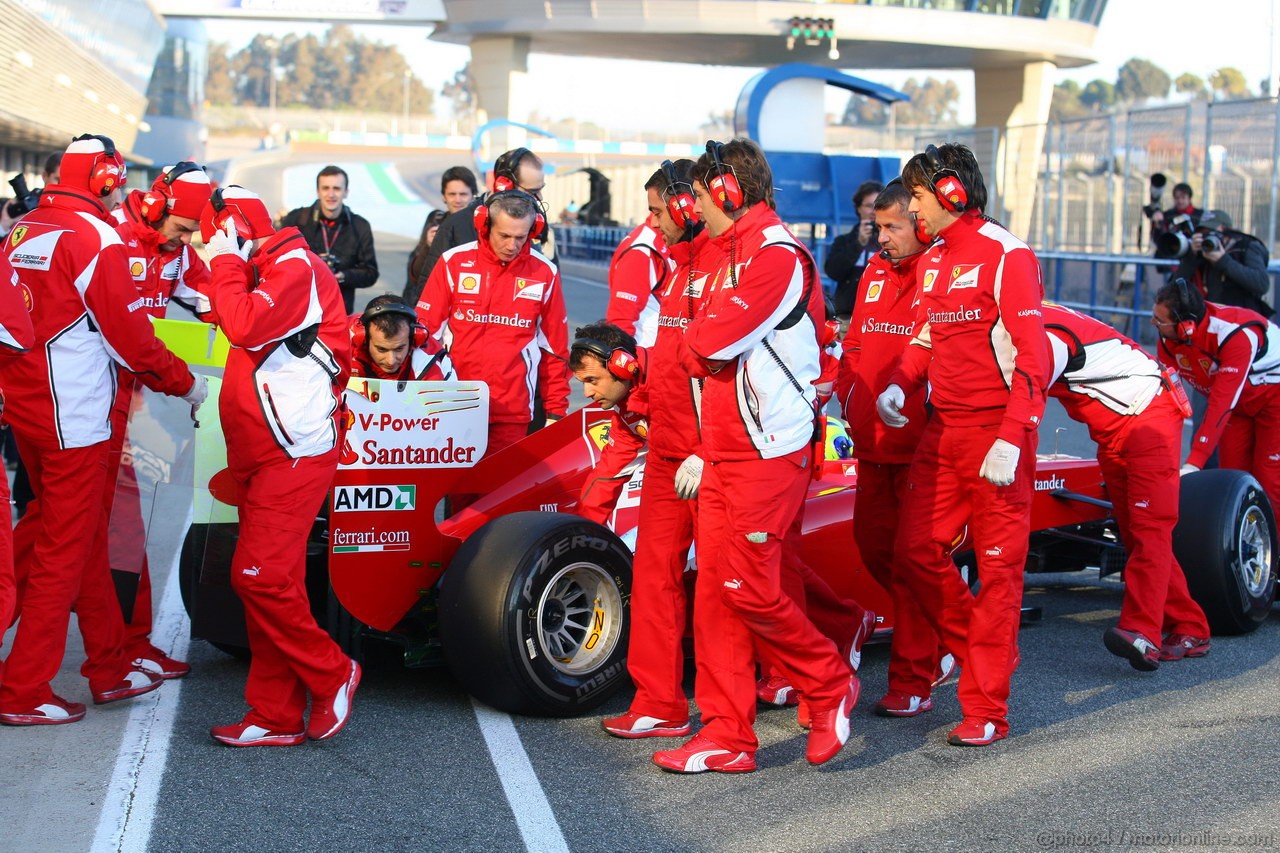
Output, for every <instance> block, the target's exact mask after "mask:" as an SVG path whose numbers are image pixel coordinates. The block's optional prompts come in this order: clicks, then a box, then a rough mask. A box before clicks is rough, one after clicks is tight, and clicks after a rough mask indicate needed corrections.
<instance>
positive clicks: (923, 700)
mask: <svg viewBox="0 0 1280 853" xmlns="http://www.w3.org/2000/svg"><path fill="white" fill-rule="evenodd" d="M932 709H933V699H931V698H930V697H928V696H912V695H911V694H910V693H899V692H898V691H897V690H890V691H889V692H888V693H886V694H884V698H883V699H881V700H880V701H879V702H877V703H876V707H875V712H876V714H877V715H878V716H881V717H914V716H917V715H919V714H923V713H924V712H925V711H930V710H932Z"/></svg>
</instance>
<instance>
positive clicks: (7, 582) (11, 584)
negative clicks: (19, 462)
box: [0, 476, 18, 675]
mask: <svg viewBox="0 0 1280 853" xmlns="http://www.w3.org/2000/svg"><path fill="white" fill-rule="evenodd" d="M17 606H18V582H17V580H16V579H15V578H14V575H13V510H12V509H11V508H10V506H9V478H8V477H4V476H0V628H2V629H4V630H6V631H7V630H9V626H10V625H12V624H13V617H14V613H15V611H16V609H17ZM0 675H3V669H0Z"/></svg>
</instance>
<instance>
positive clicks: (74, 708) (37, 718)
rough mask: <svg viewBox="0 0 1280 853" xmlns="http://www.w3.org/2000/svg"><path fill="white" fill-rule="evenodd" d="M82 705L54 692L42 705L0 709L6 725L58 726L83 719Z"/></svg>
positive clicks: (0, 714) (1, 718)
mask: <svg viewBox="0 0 1280 853" xmlns="http://www.w3.org/2000/svg"><path fill="white" fill-rule="evenodd" d="M84 710H85V709H84V705H82V704H80V703H79V702H68V701H67V700H66V699H63V698H62V697H61V696H59V695H57V694H56V693H55V694H54V695H53V696H52V697H51V698H50V699H49V701H48V702H45V703H44V704H42V705H37V706H36V707H34V708H31V709H30V710H25V711H0V723H4V724H5V725H6V726H60V725H62V724H64V723H74V722H76V721H77V720H83V719H84Z"/></svg>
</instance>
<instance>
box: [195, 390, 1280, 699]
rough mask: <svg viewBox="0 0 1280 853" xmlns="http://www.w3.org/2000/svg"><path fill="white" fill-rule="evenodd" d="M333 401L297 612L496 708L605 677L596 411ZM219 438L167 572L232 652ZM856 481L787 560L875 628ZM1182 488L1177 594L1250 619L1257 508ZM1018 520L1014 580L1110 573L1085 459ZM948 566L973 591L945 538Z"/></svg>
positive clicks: (1261, 603)
mask: <svg viewBox="0 0 1280 853" xmlns="http://www.w3.org/2000/svg"><path fill="white" fill-rule="evenodd" d="M213 397H214V395H212V394H211V395H210V398H211V400H212V399H213ZM348 404H349V406H350V408H351V415H350V416H349V418H348V426H349V429H348V433H347V437H346V445H345V448H344V454H343V462H342V466H341V467H340V468H339V471H338V475H337V479H336V481H335V484H334V488H333V491H332V494H331V500H330V502H329V506H328V507H327V509H326V512H325V513H324V514H323V515H322V516H321V517H320V518H318V519H317V521H316V525H315V529H314V534H313V536H312V538H311V542H310V550H309V557H308V571H309V591H310V593H311V597H312V603H313V609H314V611H315V612H316V614H317V617H318V619H319V620H320V621H321V624H322V625H325V626H326V627H327V628H328V630H329V631H331V632H332V633H333V635H334V636H335V637H336V638H337V639H338V641H339V642H340V643H341V644H342V645H343V647H344V648H345V649H346V650H348V652H349V653H351V654H354V655H357V656H359V655H361V654H365V653H368V652H370V651H371V650H372V647H371V643H373V642H375V641H390V642H393V643H395V644H397V647H398V649H399V650H400V651H401V652H402V653H403V657H404V661H405V663H406V664H408V665H427V664H433V663H439V662H441V661H443V662H444V663H445V664H447V665H448V666H449V668H450V669H451V670H452V672H453V673H454V675H455V676H456V677H457V678H458V680H459V681H460V682H461V683H462V684H463V685H464V686H465V687H466V688H467V689H468V690H469V691H470V692H471V693H472V694H473V695H475V696H476V697H477V698H479V699H481V700H482V701H484V702H486V703H488V704H490V705H492V706H494V707H497V708H500V709H502V710H506V711H511V712H518V713H527V714H540V715H558V716H568V715H573V714H577V713H581V712H586V711H589V710H591V709H592V708H594V707H596V706H597V705H599V704H600V703H601V702H602V701H604V700H605V699H606V698H607V697H609V696H610V695H612V694H613V693H614V692H615V691H617V690H618V689H619V688H621V687H623V686H624V684H625V682H626V680H627V678H626V653H627V635H628V622H629V599H630V589H631V548H630V547H629V543H633V542H634V535H635V530H634V527H635V518H636V511H635V510H636V507H637V505H638V496H639V487H640V483H641V480H642V478H643V456H642V457H641V458H640V459H638V460H637V462H636V464H635V466H634V471H633V472H632V475H631V479H630V480H629V482H628V484H627V486H626V488H625V489H624V490H623V494H622V497H621V499H620V500H619V506H618V509H617V511H616V512H615V513H614V516H613V518H612V520H611V525H612V528H613V529H608V528H606V527H603V526H600V525H597V524H594V523H592V522H588V521H586V520H584V519H582V518H579V517H577V516H575V515H574V514H573V510H574V505H575V502H576V499H577V495H578V491H579V487H580V485H581V483H582V481H583V478H584V477H585V475H586V473H587V472H588V471H589V470H590V468H591V466H592V465H593V464H594V462H595V461H596V459H598V458H599V453H600V448H601V447H602V446H603V442H604V438H605V434H606V430H607V428H608V426H607V424H608V415H607V414H606V413H604V412H601V411H599V410H596V409H591V408H588V409H583V410H580V411H578V412H575V413H573V414H571V415H570V416H569V417H566V418H565V419H564V420H562V421H560V422H558V423H556V424H554V425H552V426H550V427H548V428H546V429H542V430H539V431H538V432H536V433H534V434H533V435H530V436H529V437H528V438H526V439H524V440H522V441H521V442H519V443H517V444H516V445H514V446H512V447H510V448H508V449H506V450H503V451H502V452H500V453H497V454H494V455H493V456H490V457H488V458H484V459H481V457H483V454H484V446H483V442H484V435H485V423H486V416H487V408H486V406H487V391H486V389H484V387H483V385H477V384H476V383H471V384H467V383H457V382H454V383H426V382H423V383H400V384H398V385H397V384H396V383H386V382H383V383H378V382H376V381H371V382H366V381H365V380H353V383H352V388H351V389H350V390H349V391H348ZM206 408H207V407H206ZM208 414H209V413H208V412H206V411H202V412H201V420H202V422H203V421H207V420H208ZM831 429H832V431H835V430H838V426H832V427H831ZM221 441H222V438H221V436H220V434H219V433H217V431H216V429H215V430H212V431H210V430H206V429H204V428H202V429H201V430H200V431H199V435H198V439H197V446H198V447H199V448H200V450H199V452H198V453H197V456H196V466H195V467H196V485H197V489H196V509H195V511H194V513H193V522H192V525H191V527H190V529H189V532H188V533H187V536H186V540H185V543H184V545H183V549H182V556H181V562H180V569H181V577H182V583H183V592H184V600H185V602H186V604H187V607H188V611H189V613H190V614H191V617H192V633H193V635H194V636H196V637H203V638H205V639H207V640H210V641H212V642H213V643H215V644H216V645H218V646H219V647H221V648H224V649H226V650H229V651H233V652H235V651H237V650H241V651H242V650H243V648H244V647H245V646H246V645H247V643H246V641H245V634H244V625H243V616H242V613H241V611H240V608H239V602H238V601H237V600H236V598H235V596H234V594H233V593H232V592H231V589H230V584H229V579H228V567H229V565H230V557H231V553H232V550H233V549H234V547H235V538H236V524H235V513H234V507H232V506H230V505H229V504H228V503H226V502H225V501H234V496H233V495H229V494H227V493H226V491H225V489H220V472H219V470H218V466H219V464H221V463H220V462H219V461H218V458H217V456H218V452H219V451H220V449H221V448H220V442H221ZM828 455H829V456H832V455H834V454H833V453H830V452H829V454H828ZM476 460H480V461H478V462H477V461H476ZM857 477H858V472H857V463H856V462H855V461H854V460H849V459H837V458H829V459H828V460H827V462H826V463H825V470H824V472H823V474H822V476H821V478H819V479H817V480H815V481H814V482H813V484H812V485H811V487H810V490H809V496H808V499H807V502H806V505H805V524H804V552H805V556H806V558H807V559H808V561H809V563H810V565H812V566H813V567H814V568H815V569H817V570H818V571H819V572H820V573H822V574H823V576H824V577H825V578H826V580H827V581H828V582H829V583H830V584H831V585H832V586H833V587H835V588H836V589H837V590H838V591H840V592H842V593H844V594H846V595H849V596H852V597H854V598H856V599H857V600H858V601H860V602H861V603H863V604H864V605H865V606H867V607H869V608H871V609H873V610H875V612H876V613H878V614H882V615H883V621H882V623H881V624H880V626H879V631H878V634H879V636H881V637H883V636H886V635H887V633H888V632H889V631H890V630H891V629H892V627H893V618H892V607H891V605H890V602H889V597H888V595H887V594H886V592H885V591H884V590H883V589H881V588H880V587H879V586H878V585H877V584H876V582H875V581H874V580H872V578H871V577H870V575H869V574H868V573H867V571H866V570H865V569H864V568H863V566H862V564H861V560H860V558H859V556H858V552H857V550H856V548H855V547H854V544H853V534H852V518H853V514H854V512H856V511H857V508H856V506H855V502H856V489H855V486H856V483H857ZM206 484H207V485H206ZM1182 484H1183V488H1182V518H1183V522H1182V523H1181V524H1180V526H1179V528H1178V530H1177V533H1176V535H1175V548H1176V550H1177V553H1178V555H1179V557H1180V559H1181V562H1182V565H1183V566H1184V567H1185V568H1186V570H1187V572H1188V582H1189V583H1190V585H1191V589H1192V592H1193V594H1194V595H1195V596H1196V598H1197V600H1198V601H1200V603H1201V604H1202V605H1203V606H1204V608H1205V610H1206V612H1207V613H1208V615H1209V619H1210V622H1211V624H1212V627H1213V631H1214V633H1241V632H1245V631H1250V630H1252V629H1253V628H1255V627H1256V626H1257V625H1258V624H1259V622H1261V620H1263V619H1265V618H1266V616H1267V615H1268V613H1269V612H1270V609H1271V603H1272V598H1273V596H1274V592H1275V573H1274V566H1273V560H1274V557H1275V554H1276V525H1275V520H1274V516H1273V514H1272V510H1271V507H1270V505H1269V503H1268V502H1267V499H1266V497H1265V495H1264V493H1263V491H1262V489H1261V488H1260V486H1259V485H1258V483H1257V482H1256V481H1255V480H1254V479H1253V478H1252V477H1250V476H1249V475H1247V474H1244V473H1241V472H1238V471H1205V472H1201V473H1197V474H1193V475H1189V476H1187V477H1185V478H1183V481H1182ZM462 492H465V493H467V494H469V495H472V496H478V497H476V499H475V501H474V502H473V503H471V504H470V505H469V506H467V508H466V509H463V510H461V511H459V512H456V513H452V514H449V513H447V511H446V510H445V507H446V506H447V501H446V500H445V497H446V495H448V494H450V493H462ZM219 498H223V499H225V501H224V500H219ZM1032 530H1033V532H1032V534H1031V539H1032V541H1031V552H1030V556H1029V558H1028V564H1027V571H1028V572H1063V571H1073V570H1078V569H1085V568H1088V567H1093V568H1097V569H1099V570H1100V571H1101V572H1103V573H1104V574H1106V573H1113V572H1117V571H1121V570H1122V569H1123V566H1124V561H1125V554H1124V549H1123V548H1122V546H1121V545H1120V543H1119V539H1118V537H1117V535H1116V530H1115V524H1114V522H1113V521H1112V519H1111V513H1110V504H1109V503H1108V502H1107V494H1106V487H1105V484H1104V483H1103V482H1102V480H1101V477H1100V474H1099V470H1098V466H1097V463H1096V462H1095V461H1093V460H1088V459H1080V458H1073V457H1047V458H1046V457H1042V458H1041V459H1039V461H1038V466H1037V473H1036V482H1035V502H1034V505H1033V510H1032ZM691 562H692V561H691ZM956 562H957V566H958V568H959V570H961V571H965V572H968V573H969V580H970V582H971V583H975V584H976V583H981V577H980V576H975V574H974V566H975V562H974V559H973V555H972V552H971V551H967V550H966V545H965V544H963V543H962V544H960V545H959V547H958V549H957V553H956Z"/></svg>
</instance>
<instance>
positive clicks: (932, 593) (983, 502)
mask: <svg viewBox="0 0 1280 853" xmlns="http://www.w3.org/2000/svg"><path fill="white" fill-rule="evenodd" d="M996 432H997V427H994V426H991V427H969V426H946V425H944V424H943V423H942V422H941V421H939V420H938V419H937V418H934V419H933V420H931V421H930V422H929V425H928V426H927V427H925V430H924V435H923V436H922V437H921V439H920V445H919V447H917V448H916V455H915V458H914V459H913V460H912V462H911V470H910V472H909V474H908V475H907V476H908V482H907V493H906V498H905V500H904V501H903V503H902V516H901V521H900V523H899V525H898V539H897V542H896V543H895V550H896V553H897V554H898V556H899V566H900V568H901V571H902V573H903V581H904V582H905V584H906V586H907V588H908V589H909V590H910V591H911V595H912V596H913V597H914V598H915V600H916V603H917V604H919V606H920V610H921V611H922V612H923V613H924V616H925V618H926V619H927V620H928V621H929V623H930V624H931V625H932V626H933V629H934V631H936V632H937V634H938V638H939V639H940V640H941V642H942V645H943V646H945V647H946V648H947V649H948V650H949V651H950V652H951V653H952V654H954V655H955V656H956V658H957V659H958V660H959V662H960V665H961V666H962V667H963V670H962V672H961V675H960V685H959V688H958V693H959V697H960V708H961V710H962V711H963V713H964V716H966V717H980V718H982V719H984V720H987V721H989V722H992V723H995V724H996V728H997V730H998V731H1000V732H1002V733H1003V732H1007V731H1008V728H1009V724H1008V722H1007V721H1006V717H1007V716H1008V711H1009V679H1010V677H1011V676H1012V675H1013V670H1014V667H1015V666H1016V665H1017V660H1018V623H1019V621H1020V618H1021V608H1022V578H1023V572H1024V571H1025V570H1026V560H1027V549H1028V547H1029V539H1028V537H1029V535H1030V529H1031V496H1032V493H1033V492H1032V489H1033V481H1034V477H1035V466H1036V456H1035V454H1036V434H1035V433H1034V432H1029V433H1027V434H1025V435H1024V436H1023V440H1022V446H1021V455H1020V457H1019V459H1018V470H1017V476H1016V479H1015V480H1014V482H1013V484H1012V485H1009V486H993V485H992V484H991V483H989V482H987V481H986V480H985V479H983V478H982V477H981V476H979V475H978V471H979V469H980V468H981V467H982V461H983V459H984V458H985V457H986V455H987V451H988V450H990V448H991V444H992V442H994V441H995V438H996ZM965 525H968V526H969V529H970V531H971V532H972V534H973V547H974V552H975V553H976V555H977V558H978V579H979V581H980V582H981V587H980V588H979V590H978V595H977V597H974V595H973V594H972V593H971V592H970V591H969V587H968V585H967V584H966V583H965V581H964V579H963V578H961V577H960V572H959V571H957V570H956V567H955V564H954V563H952V561H951V552H952V549H953V547H954V545H953V543H954V542H955V541H956V539H957V538H958V537H959V536H960V535H961V534H962V533H963V532H964V529H965Z"/></svg>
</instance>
